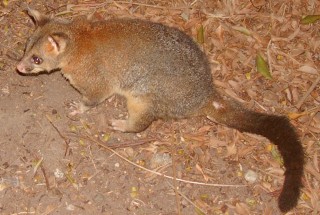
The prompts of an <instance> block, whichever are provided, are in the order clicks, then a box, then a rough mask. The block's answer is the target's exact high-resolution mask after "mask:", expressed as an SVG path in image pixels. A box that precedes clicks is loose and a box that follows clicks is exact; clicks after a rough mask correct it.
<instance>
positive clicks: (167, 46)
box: [17, 9, 304, 212]
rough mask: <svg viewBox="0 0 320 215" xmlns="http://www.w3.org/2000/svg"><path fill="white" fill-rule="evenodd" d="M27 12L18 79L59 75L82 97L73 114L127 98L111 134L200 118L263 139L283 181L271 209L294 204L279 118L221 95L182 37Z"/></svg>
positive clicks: (292, 149) (292, 142) (288, 129)
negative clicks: (28, 30) (31, 28)
mask: <svg viewBox="0 0 320 215" xmlns="http://www.w3.org/2000/svg"><path fill="white" fill-rule="evenodd" d="M28 13H29V15H30V17H31V18H32V20H33V21H34V23H35V25H36V30H35V32H34V33H33V35H32V36H31V37H30V38H29V39H28V41H27V44H26V49H25V54H24V56H23V58H22V59H21V61H20V62H19V64H18V65H17V70H18V71H19V72H20V73H23V74H34V73H40V72H51V71H53V70H60V71H61V73H62V74H63V75H64V76H65V77H66V78H67V79H68V80H69V82H70V84H71V85H72V86H73V87H74V88H76V89H77V90H78V91H79V92H80V94H81V95H82V103H81V105H80V106H79V112H84V111H86V110H87V109H89V108H91V107H94V106H96V105H98V104H99V103H101V102H103V101H104V100H105V99H107V98H108V97H110V96H112V95H114V94H118V95H121V96H123V97H124V98H125V99H126V103H127V110H128V119H127V120H112V121H111V125H112V127H113V129H115V130H119V131H122V132H141V131H143V130H145V129H146V128H148V126H149V125H150V124H151V123H152V122H153V121H155V120H157V119H180V118H187V117H194V116H207V117H208V118H209V119H212V120H214V121H216V122H218V123H221V124H224V125H227V126H229V127H231V128H235V129H237V130H239V131H241V132H249V133H253V134H258V135H262V136H264V137H266V138H268V139H269V140H270V141H271V142H272V143H274V144H275V145H277V147H278V149H279V151H280V153H281V156H282V157H283V162H284V167H285V169H286V170H285V174H284V175H285V179H284V184H283V188H282V191H281V194H280V196H279V201H278V206H279V208H280V210H281V211H282V212H287V211H289V210H291V209H292V208H294V207H295V206H296V205H297V202H298V199H299V195H300V189H301V187H302V175H303V166H304V152H303V148H302V144H301V142H300V140H299V137H298V135H297V132H296V130H295V128H294V127H293V126H292V124H291V123H290V121H289V119H288V118H287V117H285V116H280V115H272V114H267V113H260V112H255V111H252V110H249V109H247V108H245V107H244V106H243V105H242V104H239V103H238V102H237V101H235V100H234V99H231V98H228V97H226V96H224V95H222V94H220V93H219V92H218V91H217V90H216V88H215V86H214V84H213V78H212V75H211V68H210V64H209V61H208V58H207V57H206V55H205V54H204V52H203V51H202V50H201V49H200V48H199V46H198V45H197V43H196V42H194V41H193V39H192V38H191V37H189V36H188V35H187V34H186V33H184V32H182V31H180V30H178V29H176V28H173V27H168V26H166V25H163V24H160V23H154V22H150V21H144V20H139V19H110V20H106V21H90V20H87V19H85V18H75V19H73V20H67V19H62V18H52V17H49V16H47V15H43V14H41V13H40V12H39V11H36V10H33V9H29V10H28Z"/></svg>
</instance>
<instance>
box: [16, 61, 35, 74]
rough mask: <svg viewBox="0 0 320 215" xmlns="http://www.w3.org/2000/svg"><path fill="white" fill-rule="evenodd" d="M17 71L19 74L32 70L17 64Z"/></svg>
mask: <svg viewBox="0 0 320 215" xmlns="http://www.w3.org/2000/svg"><path fill="white" fill-rule="evenodd" d="M17 70H18V71H19V72H21V73H28V72H30V71H31V70H32V69H31V68H30V67H27V66H25V65H23V63H19V64H18V66H17Z"/></svg>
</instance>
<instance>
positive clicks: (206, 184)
mask: <svg viewBox="0 0 320 215" xmlns="http://www.w3.org/2000/svg"><path fill="white" fill-rule="evenodd" d="M88 138H89V139H90V140H91V141H92V142H93V143H95V144H97V145H98V146H100V147H102V148H104V149H107V150H108V151H110V152H112V153H114V154H115V155H117V156H118V157H119V158H121V159H122V160H124V161H126V162H128V163H129V164H131V165H133V166H135V167H138V168H139V169H142V170H144V171H146V172H150V173H152V174H155V175H158V176H162V177H164V178H168V179H171V180H174V177H172V176H168V175H165V174H162V173H160V172H156V171H153V170H151V169H147V168H145V167H143V166H140V165H138V164H136V163H134V162H132V161H130V160H128V159H127V158H125V157H124V156H122V155H120V154H119V153H118V152H116V151H115V150H113V149H111V148H110V147H108V146H105V145H104V144H103V143H101V141H99V140H96V139H94V138H93V137H91V136H88ZM175 180H177V181H180V182H183V183H188V184H196V185H203V186H211V187H246V186H247V185H241V184H214V183H204V182H196V181H189V180H184V179H181V178H176V179H175Z"/></svg>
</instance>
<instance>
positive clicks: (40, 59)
mask: <svg viewBox="0 0 320 215" xmlns="http://www.w3.org/2000/svg"><path fill="white" fill-rule="evenodd" d="M31 60H32V63H34V64H37V65H39V64H41V63H42V61H43V60H42V58H40V57H38V56H36V55H33V56H32V58H31Z"/></svg>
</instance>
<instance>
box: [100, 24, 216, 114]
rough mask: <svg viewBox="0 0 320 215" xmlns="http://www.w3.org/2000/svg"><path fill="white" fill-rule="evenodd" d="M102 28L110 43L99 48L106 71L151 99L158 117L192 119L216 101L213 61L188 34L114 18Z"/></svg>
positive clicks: (123, 84) (165, 27)
mask: <svg viewBox="0 0 320 215" xmlns="http://www.w3.org/2000/svg"><path fill="white" fill-rule="evenodd" d="M97 26H99V24H97ZM98 30H99V31H101V34H104V35H103V37H104V38H105V40H104V42H103V46H101V44H100V46H99V44H97V46H96V47H97V48H98V49H99V47H100V49H102V50H101V51H99V52H100V53H101V52H102V51H103V52H104V54H103V59H102V60H103V61H104V62H105V65H107V67H108V68H107V70H109V72H112V73H113V75H115V76H117V77H118V80H119V84H120V88H121V89H122V90H126V91H127V90H129V91H131V92H132V93H133V94H135V95H138V96H141V95H148V96H150V97H151V98H152V99H153V100H154V101H155V102H156V104H157V107H158V108H159V113H158V114H160V115H161V113H163V114H165V115H168V116H170V117H180V116H185V115H186V114H187V115H190V114H192V113H193V112H194V111H196V110H198V109H199V107H200V108H201V107H202V106H203V105H204V104H206V103H207V101H208V100H209V98H210V97H211V95H212V93H213V84H212V76H211V72H210V66H209V63H208V60H207V58H206V56H205V54H204V53H203V52H202V51H201V50H200V48H199V47H198V45H197V44H196V43H195V42H194V41H193V40H192V39H191V38H190V37H189V36H187V35H186V34H185V33H183V32H181V31H179V30H177V29H175V28H171V27H167V26H164V25H161V24H157V23H152V22H147V21H141V20H110V21H108V22H106V23H105V24H104V27H103V28H102V29H101V27H100V28H99V29H98ZM94 35H99V34H97V33H95V34H94ZM109 35H110V36H109ZM97 41H99V42H101V38H100V40H97ZM110 70H113V71H110ZM166 108H170V109H166ZM164 109H166V110H164ZM164 117H166V116H164Z"/></svg>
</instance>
